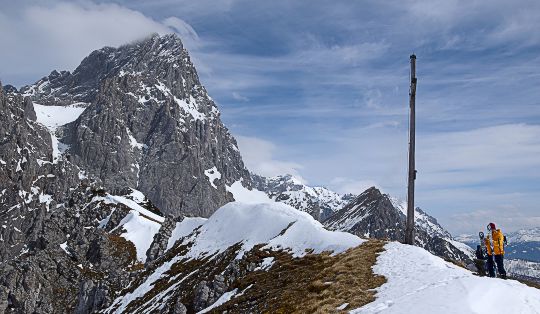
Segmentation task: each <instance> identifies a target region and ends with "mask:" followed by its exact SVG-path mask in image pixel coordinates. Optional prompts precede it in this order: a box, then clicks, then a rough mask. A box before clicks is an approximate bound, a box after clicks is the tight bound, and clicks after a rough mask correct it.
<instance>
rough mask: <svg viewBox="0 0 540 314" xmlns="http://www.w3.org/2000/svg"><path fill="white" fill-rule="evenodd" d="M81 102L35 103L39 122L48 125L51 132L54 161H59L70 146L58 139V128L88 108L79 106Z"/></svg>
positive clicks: (73, 119)
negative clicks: (62, 104) (54, 104)
mask: <svg viewBox="0 0 540 314" xmlns="http://www.w3.org/2000/svg"><path fill="white" fill-rule="evenodd" d="M81 104H83V103H78V104H73V105H70V106H44V105H40V104H36V103H34V111H35V112H36V117H37V119H36V120H37V122H39V123H41V124H43V125H44V126H46V127H47V129H48V130H49V133H50V134H51V141H52V148H53V160H54V161H57V160H58V157H59V156H60V154H61V153H63V152H64V151H65V150H66V149H67V148H68V146H67V145H65V144H64V143H62V142H59V141H58V138H57V137H56V129H57V128H58V127H59V126H62V125H64V124H67V123H69V122H73V121H75V120H77V118H78V117H79V116H80V115H81V113H82V112H83V111H84V109H86V108H84V107H81V106H78V105H81Z"/></svg>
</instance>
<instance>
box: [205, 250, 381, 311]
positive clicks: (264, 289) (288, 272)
mask: <svg viewBox="0 0 540 314" xmlns="http://www.w3.org/2000/svg"><path fill="white" fill-rule="evenodd" d="M383 245H384V242H383V241H380V240H369V241H368V242H365V243H364V244H362V245H360V246H358V247H356V248H353V249H350V250H348V251H347V252H345V253H343V254H339V255H337V256H334V257H332V256H330V255H329V254H328V253H323V254H310V255H306V256H305V257H303V258H291V257H290V256H289V255H288V254H286V253H283V252H270V251H266V252H265V254H267V256H274V258H275V263H274V265H273V267H272V268H271V269H269V270H267V271H256V272H252V273H249V274H248V275H247V276H245V277H243V278H241V279H239V280H238V282H236V284H235V286H236V287H237V288H238V289H239V290H240V291H242V290H244V289H246V288H247V287H249V286H250V285H253V286H251V287H250V288H249V289H247V290H245V292H244V294H243V295H242V296H239V297H237V298H234V299H233V300H231V301H229V302H227V303H225V304H223V305H222V306H220V307H218V308H216V309H215V310H214V311H212V313H221V312H224V311H228V312H229V313H247V312H256V313H339V312H346V311H347V310H350V309H353V308H357V307H360V306H362V305H365V304H367V303H370V302H372V301H374V300H375V291H374V290H373V289H374V288H377V287H379V286H381V285H382V284H383V283H385V282H386V279H385V278H384V277H382V276H378V275H375V274H373V272H372V269H371V267H372V266H373V265H374V264H375V262H376V259H377V254H378V253H379V252H381V251H383ZM259 252H260V251H259ZM254 258H258V259H260V258H261V256H254ZM343 303H349V305H348V306H347V307H346V308H345V309H344V310H342V311H339V310H337V309H336V308H337V307H339V306H340V305H342V304H343Z"/></svg>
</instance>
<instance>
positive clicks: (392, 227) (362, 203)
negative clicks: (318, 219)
mask: <svg viewBox="0 0 540 314" xmlns="http://www.w3.org/2000/svg"><path fill="white" fill-rule="evenodd" d="M405 213H406V204H404V203H403V202H399V201H398V200H396V199H394V198H392V197H390V196H389V195H388V194H383V193H382V192H381V191H380V190H379V189H377V188H376V187H371V188H369V189H367V190H366V191H364V192H363V193H361V194H360V195H358V197H357V198H356V199H354V200H353V201H351V202H350V203H349V204H348V205H347V206H345V207H344V208H343V209H341V210H339V211H338V212H337V213H335V214H334V215H333V216H330V217H329V218H328V219H326V220H325V221H323V224H324V225H325V226H326V227H327V228H328V229H330V230H340V231H346V232H351V233H353V234H356V235H358V236H361V237H370V238H378V239H389V240H393V241H402V240H403V239H404V236H405V220H406V215H405ZM414 218H415V230H416V236H415V238H416V240H415V241H416V245H418V246H421V247H423V248H425V249H426V250H428V251H430V252H432V253H434V254H436V255H439V256H443V257H445V258H449V259H453V260H461V261H464V262H466V263H470V262H471V250H470V248H468V247H466V246H465V245H464V244H462V243H459V242H457V241H454V240H453V239H452V236H451V235H450V233H449V232H448V231H446V230H445V229H444V228H443V227H442V226H441V225H439V224H438V222H437V220H436V219H435V218H433V217H431V216H430V215H428V214H427V213H425V212H424V211H422V210H421V209H419V208H417V209H416V210H415V217H414Z"/></svg>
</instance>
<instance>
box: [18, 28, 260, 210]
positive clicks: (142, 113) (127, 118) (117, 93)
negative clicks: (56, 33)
mask: <svg viewBox="0 0 540 314" xmlns="http://www.w3.org/2000/svg"><path fill="white" fill-rule="evenodd" d="M21 93H22V94H23V95H29V96H31V98H32V99H33V101H34V102H36V103H40V104H45V105H67V104H71V103H73V102H76V103H77V105H84V106H87V108H86V110H85V111H84V112H83V113H82V114H81V116H80V117H79V118H78V119H77V120H76V121H74V122H73V123H71V124H69V125H67V126H65V127H63V128H61V129H60V130H59V137H61V139H60V141H61V142H62V143H63V144H65V145H68V146H69V149H67V153H68V154H69V155H70V160H71V161H72V162H73V163H74V164H76V165H78V166H79V167H80V168H82V169H84V170H85V171H87V172H88V174H90V175H91V176H92V177H96V178H98V179H100V180H101V181H102V182H103V185H104V187H105V188H107V189H108V190H109V191H111V192H114V193H118V192H119V191H121V190H123V189H125V188H126V187H131V188H135V189H138V190H140V191H141V192H143V193H144V194H145V195H147V197H148V198H149V199H150V200H151V201H152V202H153V203H154V204H155V205H156V206H157V207H159V208H160V210H162V212H164V213H166V214H171V215H173V216H179V215H181V214H186V215H190V216H203V217H208V216H209V215H210V214H211V213H212V212H213V211H214V210H215V209H217V208H218V207H220V206H221V205H223V204H225V203H227V202H229V201H232V200H233V198H232V195H231V194H230V193H228V192H227V191H226V186H227V185H229V186H230V185H231V184H232V183H234V182H236V181H238V180H242V184H243V185H245V186H247V187H250V185H251V178H250V176H249V173H248V171H247V170H246V169H245V167H244V164H243V162H242V158H241V156H240V153H239V151H238V148H237V144H236V141H235V139H234V138H233V137H232V136H231V135H230V133H229V131H228V130H227V128H226V127H225V126H224V125H223V123H222V122H221V119H220V113H219V110H218V109H217V107H216V104H215V103H214V101H213V100H212V99H211V98H210V97H209V96H208V94H207V92H206V89H205V88H204V87H203V86H202V84H201V83H200V81H199V78H198V76H197V72H196V70H195V68H194V66H193V64H192V63H191V61H190V57H189V54H188V52H187V50H186V49H184V47H183V45H182V42H181V40H180V39H179V38H178V37H177V36H176V35H166V36H161V37H160V36H158V35H154V36H152V37H150V38H148V39H146V40H143V41H140V42H136V43H132V44H129V45H125V46H121V47H119V48H111V47H106V48H103V49H100V50H97V51H94V52H92V53H91V54H90V55H89V56H88V57H86V58H85V59H84V60H83V61H82V62H81V64H80V65H79V67H77V69H76V70H75V71H74V72H73V74H71V73H70V72H65V71H63V72H57V71H53V72H52V73H51V75H49V76H48V77H45V78H43V79H41V80H40V81H38V82H36V83H35V84H34V85H31V86H27V87H24V88H22V89H21Z"/></svg>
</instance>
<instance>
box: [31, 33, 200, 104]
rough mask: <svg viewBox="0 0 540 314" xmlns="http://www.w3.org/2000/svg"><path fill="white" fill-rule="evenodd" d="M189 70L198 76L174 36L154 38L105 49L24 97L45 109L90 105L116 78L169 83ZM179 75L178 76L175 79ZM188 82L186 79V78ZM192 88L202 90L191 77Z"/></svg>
mask: <svg viewBox="0 0 540 314" xmlns="http://www.w3.org/2000/svg"><path fill="white" fill-rule="evenodd" d="M180 67H182V68H184V69H185V68H188V69H189V71H188V72H189V73H191V74H195V68H194V66H193V64H192V63H191V61H190V58H189V54H188V52H187V50H185V49H184V46H183V44H182V41H181V39H180V38H179V37H178V36H177V35H175V34H169V35H164V36H159V35H158V34H153V35H151V36H149V37H147V38H145V39H142V40H139V41H135V42H132V43H129V44H126V45H122V46H120V47H118V48H113V47H104V48H101V49H98V50H95V51H93V52H92V53H90V54H89V55H88V56H87V57H85V58H84V59H83V60H82V62H81V63H80V65H79V66H78V67H77V68H76V69H75V70H74V71H73V73H72V72H70V71H57V70H53V71H52V72H51V73H50V74H49V75H48V76H46V77H43V78H42V79H40V80H39V81H37V82H36V83H34V84H32V85H29V86H25V87H23V88H21V93H22V94H24V95H25V96H29V97H31V98H32V100H33V101H35V102H38V103H40V104H43V105H69V104H73V103H80V105H87V104H89V103H91V102H92V101H93V100H94V99H95V97H96V96H97V92H98V89H99V85H100V83H101V82H102V81H103V80H104V79H106V78H110V77H113V76H116V75H119V74H120V75H125V74H127V73H129V74H132V75H134V74H141V75H145V76H147V77H155V78H160V79H162V80H166V81H170V79H171V78H173V79H176V80H180V81H181V82H182V80H181V79H180V77H178V76H177V75H178V73H176V72H175V71H173V70H172V69H174V68H180ZM175 75H176V76H175ZM184 79H186V78H184ZM190 79H191V80H189V81H187V82H186V83H187V84H188V85H189V86H188V87H189V88H193V87H195V86H196V87H199V88H201V84H200V82H199V79H198V77H196V75H195V77H190Z"/></svg>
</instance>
